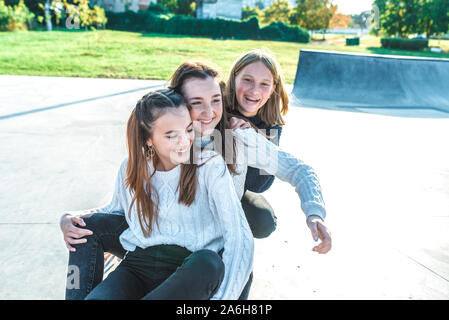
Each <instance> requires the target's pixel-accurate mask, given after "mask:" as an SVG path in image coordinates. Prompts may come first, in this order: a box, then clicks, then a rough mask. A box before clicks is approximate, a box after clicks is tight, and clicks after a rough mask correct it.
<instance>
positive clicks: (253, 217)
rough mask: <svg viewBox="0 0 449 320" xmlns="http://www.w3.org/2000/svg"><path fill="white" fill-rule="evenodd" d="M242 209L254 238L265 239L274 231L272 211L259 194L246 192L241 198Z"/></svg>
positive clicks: (274, 222) (274, 221) (275, 219)
mask: <svg viewBox="0 0 449 320" xmlns="http://www.w3.org/2000/svg"><path fill="white" fill-rule="evenodd" d="M242 208H243V211H244V212H245V216H246V220H247V221H248V224H249V227H250V228H251V231H252V233H253V237H254V238H256V239H262V238H267V237H268V236H269V235H270V234H271V233H272V232H273V231H274V230H276V225H277V223H276V221H277V218H276V216H275V214H274V210H273V208H272V207H271V206H270V204H269V203H268V201H267V200H266V199H265V198H264V196H262V195H261V194H259V193H255V192H252V191H249V190H246V191H245V193H244V194H243V197H242Z"/></svg>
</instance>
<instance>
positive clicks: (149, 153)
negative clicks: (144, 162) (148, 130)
mask: <svg viewBox="0 0 449 320" xmlns="http://www.w3.org/2000/svg"><path fill="white" fill-rule="evenodd" d="M155 152H156V151H154V148H153V146H148V149H147V151H145V156H146V157H147V158H148V159H151V158H153V157H154V154H155Z"/></svg>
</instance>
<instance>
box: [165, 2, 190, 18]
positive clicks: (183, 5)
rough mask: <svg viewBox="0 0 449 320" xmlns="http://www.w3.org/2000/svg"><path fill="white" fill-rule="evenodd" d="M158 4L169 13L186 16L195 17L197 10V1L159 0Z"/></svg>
mask: <svg viewBox="0 0 449 320" xmlns="http://www.w3.org/2000/svg"><path fill="white" fill-rule="evenodd" d="M157 4H159V5H161V6H162V7H164V8H166V9H167V10H168V11H169V12H172V13H176V14H182V15H185V16H193V14H194V12H195V8H196V1H195V0H157Z"/></svg>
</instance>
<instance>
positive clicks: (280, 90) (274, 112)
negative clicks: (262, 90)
mask: <svg viewBox="0 0 449 320" xmlns="http://www.w3.org/2000/svg"><path fill="white" fill-rule="evenodd" d="M258 61H261V62H262V63H263V64H264V65H265V66H266V67H267V68H268V70H270V72H271V74H272V76H273V82H274V90H273V93H272V94H271V96H270V98H269V99H268V101H267V102H266V103H265V105H264V106H263V107H262V108H260V109H259V110H258V111H257V114H258V115H259V117H260V119H261V120H262V121H263V122H265V123H266V124H268V125H269V126H273V125H275V124H278V125H284V124H285V121H284V119H283V118H282V116H283V115H284V116H285V115H286V114H287V111H288V104H289V98H288V94H287V90H286V89H285V87H284V81H283V77H282V73H281V68H280V66H279V63H278V62H277V60H276V59H275V57H274V54H273V53H272V52H271V51H270V50H269V49H267V48H263V49H253V50H251V51H249V52H246V53H244V54H243V55H242V56H241V57H240V58H239V59H237V61H236V62H235V63H234V65H233V66H232V69H231V72H230V74H229V79H228V82H227V84H226V91H225V106H226V108H227V109H228V111H229V112H233V111H238V110H239V103H238V101H237V96H236V90H235V78H236V77H237V75H238V74H239V73H240V71H242V69H243V68H245V67H246V66H247V65H249V64H251V63H254V62H258Z"/></svg>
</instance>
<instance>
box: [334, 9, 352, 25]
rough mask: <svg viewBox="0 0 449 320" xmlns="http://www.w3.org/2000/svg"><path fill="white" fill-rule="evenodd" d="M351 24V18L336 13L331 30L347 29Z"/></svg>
mask: <svg viewBox="0 0 449 320" xmlns="http://www.w3.org/2000/svg"><path fill="white" fill-rule="evenodd" d="M350 22H351V16H348V15H345V14H342V13H339V12H337V13H335V14H334V16H333V17H332V19H331V21H330V28H331V29H346V28H347V27H348V26H349V23H350Z"/></svg>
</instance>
